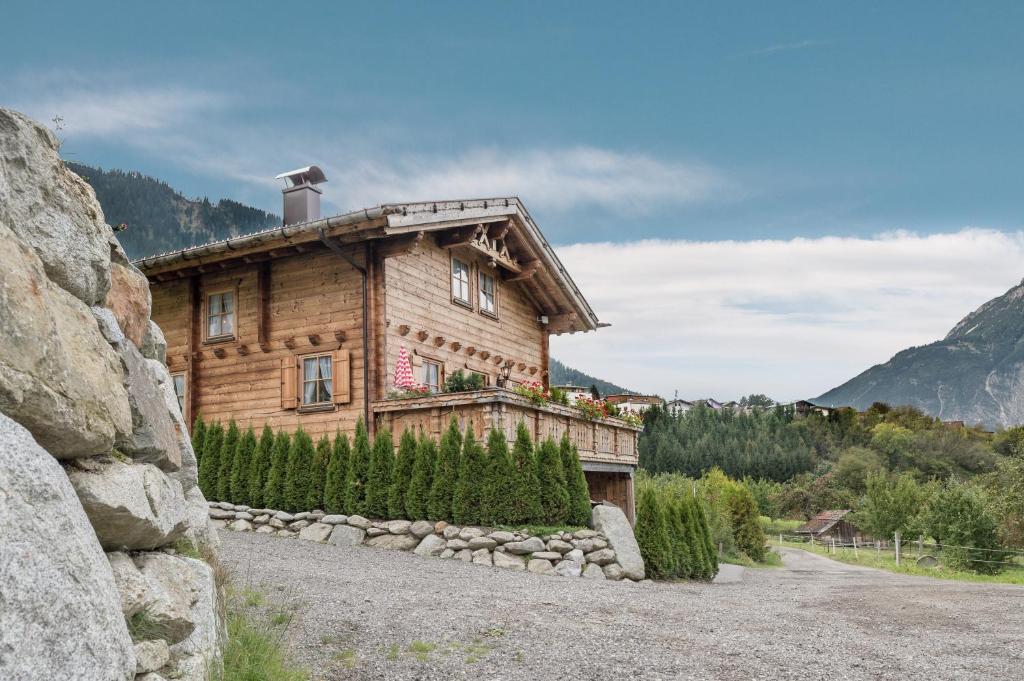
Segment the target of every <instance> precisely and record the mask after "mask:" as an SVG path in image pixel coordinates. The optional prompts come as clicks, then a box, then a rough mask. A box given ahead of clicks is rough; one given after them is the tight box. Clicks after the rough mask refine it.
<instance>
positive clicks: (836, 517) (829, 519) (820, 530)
mask: <svg viewBox="0 0 1024 681" xmlns="http://www.w3.org/2000/svg"><path fill="white" fill-rule="evenodd" d="M849 513H850V509H842V510H834V511H822V512H821V513H819V514H818V515H816V516H814V517H813V518H811V519H810V520H808V521H807V522H806V523H804V524H803V525H801V526H800V527H798V528H796V534H798V535H802V536H805V537H813V538H814V539H817V540H820V541H827V540H831V539H835V540H836V542H841V543H843V544H850V543H852V542H853V540H854V538H855V537H856V539H857V540H858V541H862V540H864V538H865V537H864V533H863V532H861V531H860V528H858V527H857V526H856V525H854V524H853V523H852V522H850V519H849Z"/></svg>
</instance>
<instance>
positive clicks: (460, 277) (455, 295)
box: [452, 258, 473, 305]
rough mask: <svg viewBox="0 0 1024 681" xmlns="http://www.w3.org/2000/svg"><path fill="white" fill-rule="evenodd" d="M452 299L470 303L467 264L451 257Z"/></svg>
mask: <svg viewBox="0 0 1024 681" xmlns="http://www.w3.org/2000/svg"><path fill="white" fill-rule="evenodd" d="M452 301H454V302H456V303H460V304H462V305H472V304H473V303H472V301H470V299H469V265H467V264H466V263H464V262H463V261H461V260H459V259H458V258H452Z"/></svg>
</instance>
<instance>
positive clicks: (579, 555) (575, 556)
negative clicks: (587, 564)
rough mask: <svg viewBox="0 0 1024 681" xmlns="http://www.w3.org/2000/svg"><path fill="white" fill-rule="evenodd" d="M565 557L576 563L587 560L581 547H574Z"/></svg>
mask: <svg viewBox="0 0 1024 681" xmlns="http://www.w3.org/2000/svg"><path fill="white" fill-rule="evenodd" d="M565 559H566V560H571V561H574V562H576V563H582V562H583V561H584V560H585V558H584V556H583V552H582V551H580V550H579V549H573V550H572V551H570V552H569V553H567V554H565Z"/></svg>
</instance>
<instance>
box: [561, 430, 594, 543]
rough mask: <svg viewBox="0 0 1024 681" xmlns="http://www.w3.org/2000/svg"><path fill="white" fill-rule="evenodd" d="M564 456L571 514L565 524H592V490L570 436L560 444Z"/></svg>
mask: <svg viewBox="0 0 1024 681" xmlns="http://www.w3.org/2000/svg"><path fill="white" fill-rule="evenodd" d="M558 448H559V452H560V453H561V455H562V469H563V471H564V472H565V491H566V492H568V493H569V513H568V515H567V516H566V519H565V522H566V523H568V524H569V525H586V524H587V523H589V522H590V488H589V487H588V486H587V476H586V475H585V474H584V473H583V464H582V463H580V454H579V451H577V449H576V446H575V445H574V444H572V443H571V442H570V441H569V434H568V433H566V434H564V435H562V442H561V443H560V444H559V447H558Z"/></svg>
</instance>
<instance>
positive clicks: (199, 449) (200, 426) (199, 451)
mask: <svg viewBox="0 0 1024 681" xmlns="http://www.w3.org/2000/svg"><path fill="white" fill-rule="evenodd" d="M205 439H206V423H205V422H204V421H203V415H202V414H199V415H198V416H196V420H195V421H194V422H193V423H192V451H193V452H194V453H195V455H196V467H197V468H198V467H199V466H201V465H202V464H203V443H204V441H205Z"/></svg>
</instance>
